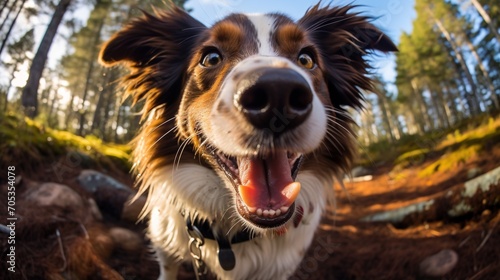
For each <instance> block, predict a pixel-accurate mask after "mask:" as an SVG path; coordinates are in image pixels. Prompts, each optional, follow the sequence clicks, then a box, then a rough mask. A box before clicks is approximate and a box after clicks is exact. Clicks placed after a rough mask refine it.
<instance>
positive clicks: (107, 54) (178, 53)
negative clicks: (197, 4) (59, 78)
mask: <svg viewBox="0 0 500 280" xmlns="http://www.w3.org/2000/svg"><path fill="white" fill-rule="evenodd" d="M206 29H207V28H206V27H205V26H204V25H203V24H202V23H200V22H199V21H197V20H196V19H194V18H193V17H191V16H190V15H189V14H188V13H186V12H185V11H183V10H181V9H180V8H177V7H174V8H172V9H170V10H168V11H165V12H155V14H149V13H146V12H144V15H143V16H142V17H140V18H137V19H134V20H132V22H131V23H130V24H128V25H127V26H125V27H124V28H123V29H122V30H120V31H118V32H117V33H116V34H115V35H113V36H112V37H111V38H110V39H109V41H108V42H106V43H105V44H104V45H103V47H102V49H101V52H100V55H99V60H100V62H101V63H102V64H103V65H105V66H113V65H115V64H117V63H123V64H125V65H126V66H128V67H129V68H130V70H131V73H130V74H129V75H127V76H125V77H124V78H123V80H122V84H123V86H124V87H125V91H126V95H125V96H132V100H133V103H134V104H136V103H138V102H139V101H145V104H144V108H143V117H145V116H146V115H147V114H148V113H149V112H150V111H151V110H152V109H154V108H157V107H159V106H164V105H165V104H172V103H174V102H175V101H176V100H178V97H179V96H180V93H181V91H182V81H183V77H184V75H185V73H186V72H187V68H188V65H189V63H190V61H189V59H190V56H191V54H192V52H193V50H194V49H195V48H197V47H198V42H199V39H200V37H201V35H202V34H203V33H204V32H205V30H206Z"/></svg>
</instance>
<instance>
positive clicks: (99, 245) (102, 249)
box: [91, 232, 117, 260]
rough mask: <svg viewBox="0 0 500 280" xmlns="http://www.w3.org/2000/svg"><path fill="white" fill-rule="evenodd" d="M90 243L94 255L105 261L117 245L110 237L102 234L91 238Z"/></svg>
mask: <svg viewBox="0 0 500 280" xmlns="http://www.w3.org/2000/svg"><path fill="white" fill-rule="evenodd" d="M91 242H92V246H93V247H94V249H95V251H96V253H97V254H98V255H99V256H101V257H102V258H103V259H105V260H106V259H108V258H109V257H110V256H111V254H112V253H113V250H114V249H115V246H116V245H117V244H116V243H115V241H114V239H113V238H112V237H111V236H110V235H106V234H104V233H102V232H99V233H97V234H95V235H94V236H92V239H91Z"/></svg>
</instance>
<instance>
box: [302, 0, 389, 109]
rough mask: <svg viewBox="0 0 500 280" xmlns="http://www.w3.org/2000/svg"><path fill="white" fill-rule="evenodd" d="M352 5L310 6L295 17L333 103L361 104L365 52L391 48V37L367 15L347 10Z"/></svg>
mask: <svg viewBox="0 0 500 280" xmlns="http://www.w3.org/2000/svg"><path fill="white" fill-rule="evenodd" d="M354 7H355V6H343V7H330V6H325V7H320V4H317V5H316V6H313V7H312V8H310V9H309V10H308V11H307V12H306V14H305V15H304V16H303V17H302V18H301V19H300V20H299V21H298V24H299V26H301V27H302V28H303V29H304V30H307V34H309V38H310V39H311V40H312V41H313V42H314V44H315V45H316V46H317V47H318V52H319V58H320V60H321V61H320V63H321V64H322V67H323V73H324V75H325V80H326V82H327V85H328V89H329V91H330V96H331V99H332V103H333V105H334V106H340V105H348V106H352V107H355V108H361V107H362V100H363V96H362V94H361V92H360V89H362V90H367V91H369V90H371V87H372V85H371V80H370V79H369V78H368V77H367V76H366V75H367V74H368V70H369V69H370V66H369V65H368V63H367V62H366V61H365V58H364V57H365V55H366V54H368V53H370V52H372V51H374V50H378V51H382V52H393V51H397V47H396V46H395V45H394V43H393V42H392V41H391V39H390V38H389V37H388V36H387V35H385V34H384V33H382V32H381V31H380V30H379V29H378V28H376V27H375V26H373V25H372V24H371V23H370V22H369V21H370V18H368V17H365V16H361V15H360V14H358V13H354V12H351V10H352V8H354Z"/></svg>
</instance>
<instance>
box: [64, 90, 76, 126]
mask: <svg viewBox="0 0 500 280" xmlns="http://www.w3.org/2000/svg"><path fill="white" fill-rule="evenodd" d="M74 102H75V94H74V93H73V92H72V93H71V99H70V100H69V102H68V107H67V108H66V121H65V123H64V129H65V130H68V131H69V130H70V129H69V123H70V122H71V119H72V118H73V113H74V110H73V108H74V104H73V103H74Z"/></svg>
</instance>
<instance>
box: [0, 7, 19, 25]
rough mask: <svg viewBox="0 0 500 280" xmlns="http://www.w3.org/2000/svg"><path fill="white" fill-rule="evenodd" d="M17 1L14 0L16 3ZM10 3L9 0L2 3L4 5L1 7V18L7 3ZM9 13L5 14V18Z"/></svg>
mask: <svg viewBox="0 0 500 280" xmlns="http://www.w3.org/2000/svg"><path fill="white" fill-rule="evenodd" d="M15 2H16V1H14V3H15ZM8 3H9V0H4V1H3V3H2V6H1V7H0V18H2V14H3V10H5V8H6V7H7V4H8ZM8 15H9V14H7V15H6V16H5V18H7V16H8ZM0 30H2V28H0Z"/></svg>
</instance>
